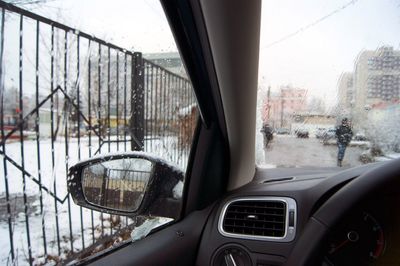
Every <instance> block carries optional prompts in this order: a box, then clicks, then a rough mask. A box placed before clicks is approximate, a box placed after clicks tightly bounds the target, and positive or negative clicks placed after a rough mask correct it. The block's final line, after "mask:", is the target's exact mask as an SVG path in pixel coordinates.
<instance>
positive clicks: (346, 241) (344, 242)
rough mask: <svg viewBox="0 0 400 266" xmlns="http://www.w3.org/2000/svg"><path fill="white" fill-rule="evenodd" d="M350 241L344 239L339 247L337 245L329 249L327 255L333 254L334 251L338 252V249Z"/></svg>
mask: <svg viewBox="0 0 400 266" xmlns="http://www.w3.org/2000/svg"><path fill="white" fill-rule="evenodd" d="M349 242H350V240H349V239H346V240H345V241H343V242H342V243H340V244H339V245H337V246H336V247H334V248H333V249H331V251H330V252H329V254H333V253H335V252H336V251H338V250H339V249H341V248H342V247H343V246H345V245H346V244H347V243H349Z"/></svg>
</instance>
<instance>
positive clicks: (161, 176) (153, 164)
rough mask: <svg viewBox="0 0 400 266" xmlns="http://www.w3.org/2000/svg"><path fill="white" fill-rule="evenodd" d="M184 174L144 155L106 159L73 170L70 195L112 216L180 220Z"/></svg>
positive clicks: (106, 157) (71, 171) (81, 164)
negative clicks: (159, 217)
mask: <svg viewBox="0 0 400 266" xmlns="http://www.w3.org/2000/svg"><path fill="white" fill-rule="evenodd" d="M183 178H184V173H183V171H181V170H179V169H178V168H177V167H174V166H172V165H171V164H168V163H167V162H165V161H164V160H162V159H159V158H156V157H152V156H150V155H148V154H144V153H140V152H131V153H122V154H117V155H105V156H101V157H95V158H91V159H89V160H86V161H82V162H79V163H78V164H76V165H74V166H72V167H71V168H70V170H69V174H68V179H67V184H68V191H69V193H70V194H71V196H72V198H73V200H74V202H75V203H76V204H77V205H79V206H82V207H86V208H89V209H92V210H97V211H101V212H106V213H110V214H117V215H124V216H137V215H153V216H163V217H170V218H178V216H179V211H180V209H181V208H180V204H181V196H182V190H181V189H180V188H181V187H180V185H182V184H179V182H182V181H183Z"/></svg>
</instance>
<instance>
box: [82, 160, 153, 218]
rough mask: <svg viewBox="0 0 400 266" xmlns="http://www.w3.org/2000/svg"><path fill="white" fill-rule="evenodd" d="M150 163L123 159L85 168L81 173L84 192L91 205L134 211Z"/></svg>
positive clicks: (138, 202)
mask: <svg viewBox="0 0 400 266" xmlns="http://www.w3.org/2000/svg"><path fill="white" fill-rule="evenodd" d="M152 169H153V164H152V162H150V161H148V160H146V159H141V158H124V159H117V160H109V161H103V162H97V163H94V164H91V165H88V166H87V167H85V168H84V169H83V172H82V186H83V193H84V195H85V197H86V200H87V201H88V202H90V203H91V204H94V205H97V206H100V207H106V208H108V209H114V210H119V211H136V210H137V209H138V208H139V206H140V204H141V203H142V200H143V196H144V194H145V192H146V188H147V185H148V183H149V180H150V178H151V174H152Z"/></svg>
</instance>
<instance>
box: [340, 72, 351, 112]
mask: <svg viewBox="0 0 400 266" xmlns="http://www.w3.org/2000/svg"><path fill="white" fill-rule="evenodd" d="M338 103H339V104H338V105H339V108H340V110H343V111H345V112H349V111H350V109H351V108H352V105H353V104H354V88H353V73H352V72H344V73H342V75H340V78H339V82H338Z"/></svg>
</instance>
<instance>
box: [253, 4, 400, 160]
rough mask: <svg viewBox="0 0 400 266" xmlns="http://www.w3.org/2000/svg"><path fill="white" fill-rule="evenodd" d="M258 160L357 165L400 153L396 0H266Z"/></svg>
mask: <svg viewBox="0 0 400 266" xmlns="http://www.w3.org/2000/svg"><path fill="white" fill-rule="evenodd" d="M262 4H263V8H262V25H261V44H260V64H259V91H258V110H257V131H256V132H257V136H256V140H257V141H256V159H257V164H258V165H259V166H264V167H303V166H312V167H336V166H342V167H352V166H357V165H361V164H365V163H370V162H375V161H385V160H390V159H392V158H397V157H400V127H399V126H398V125H399V123H400V104H399V93H400V4H399V2H398V1H391V0H383V1H372V0H367V1H357V0H353V1H349V0H336V1H328V2H324V3H321V2H320V1H316V0H307V1H288V0H283V1H263V2H262Z"/></svg>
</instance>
